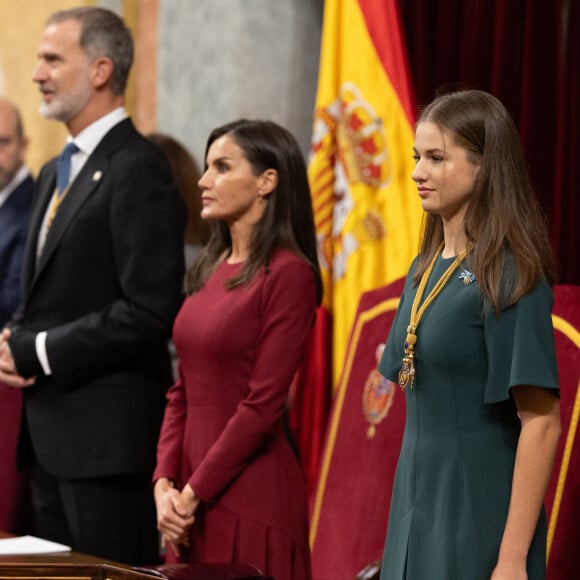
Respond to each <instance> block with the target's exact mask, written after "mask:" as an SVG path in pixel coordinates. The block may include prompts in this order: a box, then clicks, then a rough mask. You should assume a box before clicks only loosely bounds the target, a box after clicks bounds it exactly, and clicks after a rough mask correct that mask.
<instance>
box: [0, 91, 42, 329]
mask: <svg viewBox="0 0 580 580" xmlns="http://www.w3.org/2000/svg"><path fill="white" fill-rule="evenodd" d="M27 145H28V139H27V138H26V137H25V135H24V130H23V128H22V120H21V118H20V113H19V111H18V109H17V108H16V107H15V106H14V104H13V103H11V102H10V101H8V100H7V99H0V326H4V325H5V324H6V322H7V321H8V320H9V319H10V317H11V316H12V314H13V312H14V311H15V310H16V307H17V306H18V303H19V300H20V271H21V264H22V252H23V250H24V242H25V241H26V233H27V231H28V222H29V220H30V208H31V206H32V190H33V188H34V182H33V181H32V177H31V175H30V171H28V169H27V168H26V167H25V165H24V156H25V154H26V146H27Z"/></svg>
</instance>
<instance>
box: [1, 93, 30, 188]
mask: <svg viewBox="0 0 580 580" xmlns="http://www.w3.org/2000/svg"><path fill="white" fill-rule="evenodd" d="M26 144H27V142H26V139H25V138H24V137H22V136H20V135H19V134H18V130H17V124H16V113H15V112H14V109H13V108H12V107H10V106H8V105H6V104H4V103H0V189H4V188H5V187H6V186H7V185H8V184H9V183H10V182H11V181H12V179H13V178H14V176H15V175H16V173H17V172H18V170H19V169H20V167H21V166H22V164H23V163H24V154H25V152H26Z"/></svg>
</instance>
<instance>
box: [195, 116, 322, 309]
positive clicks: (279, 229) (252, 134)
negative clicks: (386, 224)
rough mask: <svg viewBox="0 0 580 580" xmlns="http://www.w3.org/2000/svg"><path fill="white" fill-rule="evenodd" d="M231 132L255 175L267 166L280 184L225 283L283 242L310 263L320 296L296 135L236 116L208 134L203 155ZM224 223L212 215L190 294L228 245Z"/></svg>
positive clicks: (253, 268)
mask: <svg viewBox="0 0 580 580" xmlns="http://www.w3.org/2000/svg"><path fill="white" fill-rule="evenodd" d="M224 135H229V136H230V137H231V138H232V139H233V140H234V141H235V143H236V144H237V145H238V147H240V148H241V149H242V151H243V152H244V156H245V157H246V159H247V160H248V162H249V163H250V165H251V166H252V170H253V171H254V174H255V175H260V174H261V173H263V172H264V171H265V170H266V169H275V170H276V171H277V173H278V185H277V186H276V189H275V190H274V191H273V192H272V193H271V194H270V195H269V196H268V203H267V205H266V209H265V211H264V214H263V215H262V217H261V218H260V220H259V222H258V223H257V224H256V226H255V228H254V232H253V235H252V240H251V243H250V254H249V258H248V259H247V260H246V261H245V262H244V265H243V266H242V269H241V270H240V273H239V274H238V275H237V276H235V277H233V278H232V279H231V280H230V281H229V284H228V286H229V287H230V288H235V287H237V286H240V285H243V284H246V283H248V282H249V281H250V280H251V279H252V278H253V277H254V276H255V274H256V273H257V272H258V270H260V268H264V267H267V266H268V262H269V261H270V259H271V258H272V256H273V254H274V252H275V251H276V250H277V249H278V248H285V249H288V250H290V251H292V252H295V253H296V254H299V255H301V256H302V257H303V258H304V259H305V260H306V261H307V262H308V263H309V264H310V266H311V267H312V270H313V272H314V275H315V279H316V289H317V299H318V303H319V304H320V301H321V299H322V279H321V276H320V269H319V265H318V253H317V246H316V234H315V227H314V215H313V211H312V202H311V197H310V186H309V184H308V175H307V170H306V165H305V163H304V157H303V155H302V152H301V151H300V146H299V145H298V143H297V141H296V139H295V138H294V137H293V136H292V134H291V133H290V132H289V131H288V130H287V129H285V128H283V127H281V126H280V125H277V124H276V123H273V122H271V121H262V120H248V119H240V120H238V121H234V122H232V123H228V124H227V125H223V126H222V127H218V128H216V129H214V130H213V131H212V133H211V134H210V136H209V138H208V141H207V146H206V156H207V152H208V151H209V148H210V146H211V145H212V143H213V142H214V141H215V140H216V139H219V138H220V137H222V136H224ZM231 244H232V241H231V238H230V232H229V228H228V226H227V224H226V223H225V222H223V221H219V220H216V221H214V222H212V224H211V237H210V240H209V242H208V244H207V245H206V247H205V248H204V249H203V250H202V253H201V255H200V256H199V258H198V259H197V261H196V262H195V263H194V265H193V266H192V267H191V269H190V270H189V272H188V273H187V276H186V291H187V293H188V294H191V293H193V292H196V291H197V290H199V289H200V288H201V287H202V286H203V285H204V284H205V282H206V280H207V279H208V278H209V276H210V275H211V273H212V272H213V271H214V269H215V267H216V266H217V264H218V263H219V261H220V260H221V259H222V258H223V256H224V254H227V253H228V252H229V251H230V250H231Z"/></svg>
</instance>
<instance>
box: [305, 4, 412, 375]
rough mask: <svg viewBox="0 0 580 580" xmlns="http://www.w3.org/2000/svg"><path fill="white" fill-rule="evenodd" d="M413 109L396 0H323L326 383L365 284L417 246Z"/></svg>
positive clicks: (318, 156)
mask: <svg viewBox="0 0 580 580" xmlns="http://www.w3.org/2000/svg"><path fill="white" fill-rule="evenodd" d="M414 114H415V111H414V105H413V98H412V93H411V88H410V79H409V72H408V65H407V59H406V56H405V51H404V45H403V40H402V35H401V25H400V21H399V15H398V10H397V2H396V0H326V1H325V8H324V22H323V32H322V46H321V56H320V72H319V82H318V94H317V98H316V107H315V119H314V128H313V136H312V147H311V155H310V160H309V168H308V173H309V179H310V186H311V189H312V199H313V205H314V212H315V220H316V229H317V234H318V241H319V248H320V256H321V266H322V272H323V280H324V301H323V307H324V309H325V311H326V312H327V313H328V314H329V315H330V319H331V321H332V334H331V341H332V346H331V352H332V385H333V386H336V384H337V382H338V380H339V378H340V374H341V372H342V369H343V364H344V358H345V351H346V345H347V341H348V337H349V334H350V331H351V327H352V325H353V321H354V317H355V314H356V311H357V306H358V303H359V299H360V297H361V295H362V293H363V292H366V291H369V290H373V289H376V288H379V287H381V286H384V285H386V284H389V283H390V282H392V281H394V280H396V279H397V278H400V277H402V276H404V275H405V274H406V272H407V269H408V267H409V265H410V263H411V260H412V259H413V257H414V256H415V255H416V253H417V251H418V247H419V235H420V229H421V219H422V213H423V212H422V209H421V205H420V202H419V198H418V196H417V192H416V189H415V186H414V184H413V183H412V181H411V179H410V176H411V172H412V170H413V164H414V162H413V157H412V155H413V124H414ZM323 319H324V317H323Z"/></svg>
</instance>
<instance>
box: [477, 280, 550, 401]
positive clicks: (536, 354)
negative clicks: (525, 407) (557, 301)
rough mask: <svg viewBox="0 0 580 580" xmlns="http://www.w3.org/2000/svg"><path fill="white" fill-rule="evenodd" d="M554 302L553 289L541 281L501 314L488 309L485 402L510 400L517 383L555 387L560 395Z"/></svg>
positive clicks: (485, 330)
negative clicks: (510, 392)
mask: <svg viewBox="0 0 580 580" xmlns="http://www.w3.org/2000/svg"><path fill="white" fill-rule="evenodd" d="M553 302H554V296H553V293H552V289H551V287H550V286H549V284H548V283H547V282H546V281H545V280H542V281H540V283H539V284H538V285H537V286H536V288H535V289H534V290H533V291H532V292H530V293H529V294H526V295H525V296H524V297H522V298H521V299H520V300H518V301H517V302H516V303H515V304H513V305H512V306H510V307H508V308H506V309H505V310H502V311H501V312H500V314H499V315H498V314H497V313H496V312H495V310H494V309H493V308H491V307H490V308H489V309H487V311H486V312H485V321H484V333H485V348H486V352H487V359H488V375H487V383H486V385H485V402H486V403H497V402H500V401H504V400H506V399H508V398H509V396H510V395H509V391H510V389H511V388H512V387H514V386H516V385H531V386H537V387H544V388H548V389H555V390H556V394H557V395H559V390H558V389H559V387H558V368H557V363H556V348H555V344H554V328H553V325H552V316H551V312H552V305H553Z"/></svg>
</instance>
